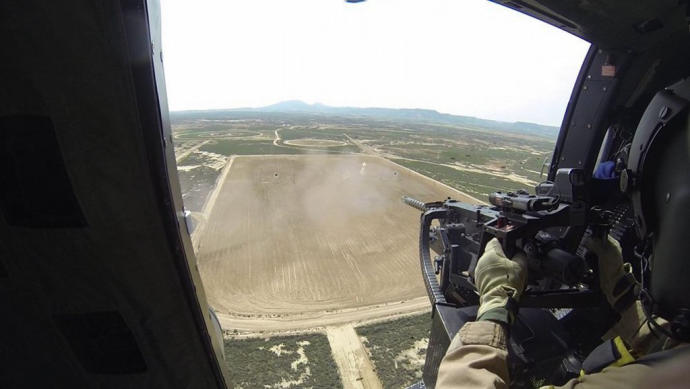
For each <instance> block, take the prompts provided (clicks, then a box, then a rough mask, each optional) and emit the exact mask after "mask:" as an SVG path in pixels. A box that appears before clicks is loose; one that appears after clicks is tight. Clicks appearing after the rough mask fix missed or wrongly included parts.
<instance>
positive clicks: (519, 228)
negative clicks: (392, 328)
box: [402, 172, 606, 308]
mask: <svg viewBox="0 0 690 389" xmlns="http://www.w3.org/2000/svg"><path fill="white" fill-rule="evenodd" d="M563 174H572V172H563ZM568 200H570V201H569V202H565V201H562V199H561V197H560V196H552V195H531V194H528V193H527V192H524V191H517V192H514V193H513V192H508V193H503V192H495V193H492V194H491V195H490V196H489V201H490V203H491V206H486V205H473V204H469V203H463V202H460V201H455V200H452V199H450V198H449V199H447V200H445V201H438V202H431V203H424V202H422V201H419V200H415V199H413V198H411V197H407V196H403V198H402V201H403V202H404V203H405V204H407V205H409V206H411V207H413V208H415V209H418V210H420V211H422V215H421V223H420V234H419V258H420V264H421V267H422V274H423V277H424V283H425V286H426V290H427V294H428V295H429V298H430V300H431V303H432V304H437V303H441V304H453V305H456V306H468V305H477V304H479V295H478V294H477V289H476V286H475V284H474V277H473V276H474V269H475V267H476V266H477V261H478V259H479V258H480V257H481V255H482V254H483V253H484V248H485V247H486V244H487V242H488V241H489V240H490V239H492V238H494V237H495V238H497V239H498V240H499V241H500V242H501V245H502V247H503V250H504V252H505V253H506V255H507V256H508V257H509V258H510V257H512V256H513V255H514V254H515V253H516V252H517V251H518V250H521V251H523V252H525V254H526V255H527V259H528V267H529V280H528V286H527V288H526V290H525V292H524V293H523V295H522V298H521V300H520V305H521V306H523V307H540V308H575V307H586V306H594V305H596V304H598V302H599V301H600V298H601V295H600V293H599V291H598V282H597V280H596V278H595V275H594V274H593V270H592V269H591V267H592V266H591V262H592V261H589V262H588V261H587V260H585V258H583V257H580V256H578V255H576V254H574V252H575V251H576V249H577V247H578V246H577V245H578V244H579V242H580V240H581V238H582V235H583V233H584V230H585V228H586V227H587V226H588V225H590V224H591V225H592V229H593V230H594V227H596V228H597V229H598V230H597V231H599V230H601V229H602V228H605V227H606V224H605V223H603V222H602V220H604V219H605V215H602V214H601V213H602V212H603V211H601V210H599V209H598V208H593V209H589V210H588V209H586V208H585V203H584V202H583V201H577V199H576V198H575V199H574V198H573V197H571V196H570V197H569V198H568ZM573 200H575V201H573ZM573 235H575V236H574V237H573ZM572 242H575V244H574V245H573V244H572ZM431 251H434V252H435V253H436V256H435V258H434V259H433V260H432V258H431Z"/></svg>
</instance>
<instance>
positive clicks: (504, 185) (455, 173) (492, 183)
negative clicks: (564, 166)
mask: <svg viewBox="0 0 690 389" xmlns="http://www.w3.org/2000/svg"><path fill="white" fill-rule="evenodd" d="M392 161H393V162H395V163H397V164H400V165H402V166H405V167H407V168H409V169H412V170H414V171H416V172H419V173H421V174H424V175H425V176H427V177H431V178H433V179H434V180H436V181H439V182H442V183H444V184H446V185H448V186H451V187H453V188H456V189H458V190H460V191H463V192H466V193H468V194H470V195H472V196H474V197H476V198H478V199H480V200H482V201H487V202H488V198H489V193H491V192H493V191H497V190H503V191H506V190H516V189H529V188H528V187H527V186H526V185H520V184H519V183H517V182H515V181H511V180H508V179H506V178H502V177H496V176H492V175H488V174H481V173H474V172H466V171H460V170H456V169H453V168H451V167H448V166H442V165H436V164H433V163H428V162H420V161H408V160H405V159H392Z"/></svg>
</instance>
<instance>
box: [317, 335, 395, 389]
mask: <svg viewBox="0 0 690 389" xmlns="http://www.w3.org/2000/svg"><path fill="white" fill-rule="evenodd" d="M326 336H327V337H328V343H329V344H330V345H331V354H332V355H333V358H334V359H335V364H336V365H338V371H339V372H340V379H341V380H342V382H343V388H344V389H381V387H382V385H381V381H379V377H378V376H377V375H376V371H375V370H374V365H373V364H372V363H371V360H370V359H369V355H368V354H367V351H366V350H365V349H364V346H363V345H362V342H360V340H359V337H358V336H357V333H356V332H355V328H354V327H353V326H352V324H346V325H342V326H338V327H327V328H326Z"/></svg>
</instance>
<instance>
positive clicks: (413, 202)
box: [402, 196, 427, 212]
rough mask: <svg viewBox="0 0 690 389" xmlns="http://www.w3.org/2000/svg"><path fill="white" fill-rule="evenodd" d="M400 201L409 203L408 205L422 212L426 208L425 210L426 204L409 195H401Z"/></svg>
mask: <svg viewBox="0 0 690 389" xmlns="http://www.w3.org/2000/svg"><path fill="white" fill-rule="evenodd" d="M402 202H403V203H405V204H407V205H409V206H410V207H412V208H415V209H418V210H420V211H422V212H426V210H427V208H426V204H424V203H423V202H421V201H419V200H417V199H413V198H412V197H409V196H403V197H402Z"/></svg>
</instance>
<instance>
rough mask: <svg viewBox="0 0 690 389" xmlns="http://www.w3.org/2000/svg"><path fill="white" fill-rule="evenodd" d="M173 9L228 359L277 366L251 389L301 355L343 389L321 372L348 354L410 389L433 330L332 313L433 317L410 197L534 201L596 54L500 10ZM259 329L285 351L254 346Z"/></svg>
mask: <svg viewBox="0 0 690 389" xmlns="http://www.w3.org/2000/svg"><path fill="white" fill-rule="evenodd" d="M161 5H162V11H163V12H162V23H163V25H162V27H163V51H164V61H165V71H166V82H167V90H168V101H169V103H170V108H171V111H172V112H171V123H172V130H173V136H174V146H175V151H176V160H177V165H178V176H179V178H180V184H181V191H182V195H183V199H184V203H185V207H186V208H187V211H188V213H186V215H188V216H189V217H188V219H187V220H188V221H189V223H188V225H192V227H191V228H190V230H191V236H192V242H193V244H194V248H195V251H196V257H197V260H198V267H199V271H200V273H201V278H202V281H203V283H204V288H205V289H206V294H207V297H208V300H209V303H210V305H211V306H213V307H214V309H215V310H216V312H217V314H218V317H219V320H220V322H221V324H223V328H224V330H225V331H226V354H227V355H226V357H227V358H228V360H233V361H244V360H245V359H243V358H245V357H243V356H242V355H249V354H251V355H253V356H256V360H261V361H265V362H266V364H263V363H261V364H258V363H257V364H256V366H254V367H251V368H247V369H246V372H243V373H238V374H244V375H243V377H245V378H246V379H247V380H248V381H246V382H250V383H251V384H249V386H258V385H267V386H273V385H275V384H277V382H278V381H270V380H269V379H268V378H266V380H264V381H259V380H260V379H261V378H257V377H259V376H263V374H259V370H267V369H269V370H272V371H273V370H276V369H279V368H278V367H275V366H276V365H273V363H274V362H276V361H277V360H279V359H280V358H282V357H286V358H290V361H291V362H295V369H294V370H290V372H289V374H288V373H286V376H285V377H286V378H285V379H286V380H287V381H290V382H294V383H295V384H294V386H295V387H300V386H312V385H314V386H329V387H330V386H337V384H333V385H331V384H320V385H316V384H314V381H313V380H316V379H334V377H331V378H323V376H320V375H319V374H322V371H323V370H324V369H327V367H326V366H325V365H319V366H320V367H319V368H317V367H315V366H314V365H310V364H311V363H316V362H314V361H316V360H323V361H324V362H323V363H333V364H335V365H333V366H336V367H337V366H338V365H341V366H342V365H343V364H346V363H347V361H345V360H344V359H342V358H346V357H342V358H341V357H340V356H345V355H349V354H348V353H360V354H361V357H362V360H369V358H372V359H373V360H374V361H375V362H373V363H374V364H376V366H380V365H379V364H380V363H390V364H391V368H390V371H391V372H397V373H393V374H390V377H388V376H386V377H378V378H376V373H375V372H374V371H373V368H372V364H369V365H367V366H368V368H367V369H368V370H367V371H370V373H368V374H370V376H371V377H374V378H372V379H375V380H376V379H381V380H383V381H384V382H385V383H386V386H391V387H402V386H405V385H406V384H409V383H410V380H411V379H414V373H411V371H412V370H413V369H412V368H411V369H412V370H410V371H404V369H405V368H403V367H402V366H407V365H410V366H416V368H419V366H420V363H423V360H424V358H423V353H424V351H423V350H424V349H425V342H426V341H428V334H427V332H426V331H427V330H428V324H429V323H428V320H427V319H425V318H419V317H417V318H415V319H410V321H404V322H400V323H399V324H397V326H398V327H397V328H399V331H388V332H390V333H391V334H389V335H388V336H385V335H383V334H382V331H381V330H380V329H377V328H378V327H367V328H366V329H364V328H355V327H357V326H356V325H354V324H352V323H351V322H348V319H346V320H342V319H335V318H334V316H332V315H336V316H335V317H339V316H338V315H344V316H343V317H345V316H347V314H345V313H343V312H358V313H357V314H363V315H365V316H366V317H377V315H385V313H382V312H386V311H387V310H393V311H396V312H401V311H402V312H406V313H421V312H424V310H425V309H428V300H425V299H426V297H425V289H424V284H423V281H422V279H421V276H420V273H419V259H418V254H419V248H418V242H419V236H418V234H419V225H418V222H419V212H418V211H416V210H414V209H411V208H409V207H407V206H406V205H404V204H403V203H402V202H401V197H402V196H404V195H405V196H411V197H414V198H417V199H419V200H421V201H423V202H430V201H437V200H444V199H446V198H447V197H453V198H455V199H457V200H460V201H466V202H471V203H475V204H476V203H486V202H488V196H489V194H490V193H492V192H494V191H497V190H518V189H524V190H528V191H530V192H533V191H534V187H535V186H536V185H537V184H538V183H539V182H541V181H543V180H544V177H543V174H542V172H543V171H545V170H546V169H544V165H545V164H546V165H548V161H549V160H550V156H551V153H552V151H553V148H554V144H555V142H556V138H557V136H558V131H559V125H560V123H561V120H562V116H563V113H564V111H565V108H566V106H567V103H568V99H569V97H570V93H571V89H572V86H573V83H574V82H575V79H576V77H577V74H578V70H579V68H580V66H581V64H582V60H583V58H584V55H585V53H586V51H587V49H588V47H589V45H588V44H587V43H586V42H584V41H582V40H580V39H579V38H576V37H574V36H571V35H569V34H567V33H565V32H563V31H560V30H557V29H555V28H553V27H550V26H548V25H546V24H544V23H542V22H540V21H537V20H535V19H532V18H529V17H527V16H524V15H521V14H519V13H517V12H514V11H511V10H509V9H506V8H504V7H501V6H498V5H496V4H491V3H489V2H482V1H467V2H457V1H445V0H443V1H441V0H435V1H432V2H424V3H422V2H418V1H402V2H395V3H393V2H390V1H387V0H370V1H364V2H358V3H356V4H353V3H350V2H345V1H338V2H323V1H308V2H285V1H253V2H209V3H205V2H202V3H197V2H194V4H192V3H186V2H178V1H172V0H165V1H163V2H162V4H161ZM420 307H421V308H420ZM324 317H328V318H327V319H324ZM328 320H335V321H334V322H333V323H334V324H333V328H332V329H328V330H324V331H320V332H318V331H317V334H310V335H304V334H300V335H298V336H297V337H293V338H286V337H283V335H285V334H286V332H290V331H295V330H304V329H311V328H313V327H314V326H323V325H324V324H323V323H324V322H325V321H328ZM259 331H266V332H271V333H277V334H279V335H278V337H277V338H276V337H274V338H272V340H269V341H265V340H264V339H259V340H255V339H254V340H252V339H250V340H247V341H244V340H240V339H239V338H244V337H246V336H248V334H251V336H249V337H250V338H257V337H258V338H261V334H260V333H258V332H259ZM396 332H399V333H398V334H396ZM363 333H367V334H370V335H367V339H369V343H367V344H363V346H362V347H359V346H358V348H357V349H356V350H351V349H347V347H348V346H347V345H348V344H350V345H352V344H355V345H359V344H362V343H361V339H360V336H365V335H362V334H363ZM257 335H258V336H257ZM393 335H395V336H393ZM398 335H399V337H396V336H398ZM403 338H404V339H403ZM350 341H352V343H351V342H350ZM324 347H325V350H326V352H325V353H323V354H322V355H331V354H333V355H336V356H337V358H335V360H333V361H332V362H327V361H330V359H329V358H319V357H316V356H314V355H319V353H321V352H322V351H323V348H324ZM328 347H331V348H333V352H332V353H331V352H330V351H329V350H328ZM366 347H368V349H367V348H366ZM388 348H390V350H389V351H387V352H389V353H392V354H393V355H394V357H393V358H388V359H387V362H386V360H381V359H380V357H379V356H378V354H377V352H378V351H374V350H387V349H388ZM348 350H349V351H348ZM364 350H369V351H371V352H372V354H371V357H369V356H367V355H366V352H365V351H364ZM243 353H244V354H243ZM302 354H304V355H305V356H306V357H305V358H306V359H308V361H304V360H303V359H299V360H298V356H300V355H302ZM360 354H357V355H360ZM398 355H400V358H401V359H400V362H398V363H397V364H398V365H399V366H400V367H398V368H396V367H395V366H394V365H395V363H396V362H395V356H398ZM420 355H421V357H420ZM413 356H414V358H413ZM252 358H254V357H252ZM339 358H340V359H339ZM357 358H359V357H357ZM377 358H379V359H377ZM384 359H385V358H384ZM420 361H421V362H420ZM276 363H278V362H276ZM267 364H270V365H267ZM415 364H416V365H415ZM267 366H271V367H267ZM307 367H309V372H310V373H309V374H311V375H307ZM253 369H254V370H253ZM256 369H259V370H256ZM365 370H366V369H365ZM380 371H382V370H380ZM381 375H383V373H381ZM410 375H411V376H412V377H413V378H409V376H410ZM319 377H321V378H319ZM367 377H369V376H367ZM367 377H365V378H364V379H369V378H367ZM245 378H237V379H238V382H236V383H235V384H236V385H242V386H244V385H245V384H240V382H241V380H242V379H245ZM356 378H357V377H354V378H353V377H349V376H343V377H342V379H343V380H350V379H352V380H356ZM390 380H393V381H390ZM396 380H399V381H396ZM321 382H323V381H321ZM327 382H332V381H327Z"/></svg>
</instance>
